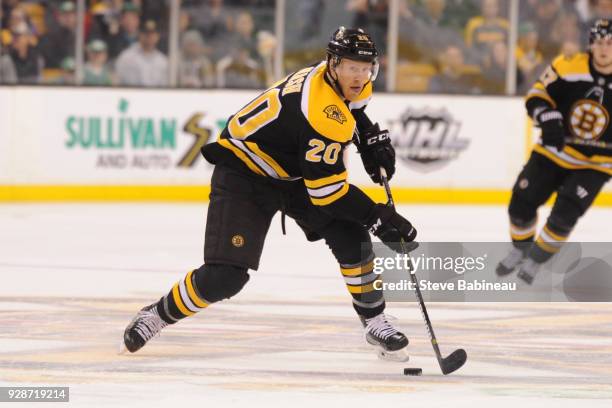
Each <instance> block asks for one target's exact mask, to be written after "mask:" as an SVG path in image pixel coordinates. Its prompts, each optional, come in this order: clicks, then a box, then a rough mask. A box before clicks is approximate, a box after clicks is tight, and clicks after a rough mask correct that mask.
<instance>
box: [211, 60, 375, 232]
mask: <svg viewBox="0 0 612 408" xmlns="http://www.w3.org/2000/svg"><path fill="white" fill-rule="evenodd" d="M371 96H372V84H371V83H368V84H367V85H366V86H365V87H364V89H363V90H362V92H361V94H360V97H359V98H358V99H357V100H356V101H352V102H350V103H349V102H347V101H345V100H343V99H342V98H341V97H340V96H339V95H338V93H337V92H336V91H335V90H334V88H333V86H332V85H331V84H330V82H329V80H328V79H327V78H326V62H321V63H319V64H316V65H312V66H309V67H306V68H304V69H301V70H299V71H297V72H295V73H293V74H290V75H288V76H287V77H286V78H284V79H282V80H281V81H279V82H277V83H276V84H274V85H272V87H270V88H269V89H267V90H266V91H264V92H263V93H261V94H260V95H259V96H257V97H256V98H255V99H253V100H252V101H251V102H249V103H248V104H247V105H245V106H244V107H243V108H242V109H240V110H239V111H238V112H236V113H235V114H234V115H232V116H231V117H230V118H229V120H228V123H227V126H226V127H225V128H224V129H223V131H222V132H221V135H220V136H219V139H218V140H217V141H216V142H214V143H211V144H208V145H206V146H205V147H204V148H203V149H202V153H203V155H204V157H205V158H206V159H207V160H208V161H209V162H211V163H214V164H220V163H225V164H228V165H230V166H234V167H236V166H238V167H241V168H243V169H244V170H247V171H250V172H253V173H255V174H257V175H259V176H262V177H268V178H270V179H273V180H275V181H276V182H280V183H281V184H282V183H285V182H287V183H289V182H303V183H304V184H305V187H306V189H307V191H308V195H309V197H310V200H311V202H312V203H313V204H314V205H317V206H321V207H325V209H326V210H329V211H331V212H333V213H338V214H342V215H343V216H348V218H350V219H354V220H358V221H360V222H362V223H365V219H366V218H367V216H368V214H369V212H370V211H371V209H372V206H373V205H374V203H373V202H372V200H371V199H370V198H368V197H367V196H366V195H365V194H364V193H363V192H361V191H360V190H359V189H357V188H356V187H354V186H352V185H350V184H349V183H348V181H347V177H348V176H347V171H346V168H345V165H344V160H343V152H344V149H345V148H346V147H347V146H348V145H349V144H350V143H351V142H352V139H353V134H354V132H355V128H356V125H357V124H356V121H355V118H354V117H353V114H352V112H351V110H362V109H363V108H365V106H366V105H367V104H368V102H369V100H370V98H371Z"/></svg>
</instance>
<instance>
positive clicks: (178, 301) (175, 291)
mask: <svg viewBox="0 0 612 408" xmlns="http://www.w3.org/2000/svg"><path fill="white" fill-rule="evenodd" d="M172 298H173V299H174V303H176V307H178V309H179V310H180V311H181V313H182V314H184V315H185V316H191V315H193V314H194V312H192V311H191V310H189V309H187V306H185V303H183V299H181V294H180V292H179V284H178V283H176V284H175V285H174V287H173V288H172Z"/></svg>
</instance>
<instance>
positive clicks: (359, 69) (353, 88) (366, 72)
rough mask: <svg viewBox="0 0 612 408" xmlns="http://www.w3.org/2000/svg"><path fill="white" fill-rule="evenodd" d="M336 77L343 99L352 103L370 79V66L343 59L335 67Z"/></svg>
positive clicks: (369, 64)
mask: <svg viewBox="0 0 612 408" xmlns="http://www.w3.org/2000/svg"><path fill="white" fill-rule="evenodd" d="M336 75H337V76H338V83H339V84H340V88H342V93H343V94H344V97H345V98H346V99H348V100H349V101H353V100H355V99H357V97H358V96H359V94H360V93H361V91H362V90H363V87H364V86H365V84H367V83H368V81H369V80H370V78H371V77H372V64H371V63H369V62H362V61H353V60H349V59H343V60H342V61H340V64H338V66H337V67H336Z"/></svg>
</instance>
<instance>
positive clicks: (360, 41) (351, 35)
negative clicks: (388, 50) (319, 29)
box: [327, 27, 378, 63]
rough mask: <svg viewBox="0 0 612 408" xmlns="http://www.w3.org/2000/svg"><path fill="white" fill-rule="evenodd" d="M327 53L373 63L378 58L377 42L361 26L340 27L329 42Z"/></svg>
mask: <svg viewBox="0 0 612 408" xmlns="http://www.w3.org/2000/svg"><path fill="white" fill-rule="evenodd" d="M327 53H328V54H331V55H334V56H336V57H339V58H347V59H351V60H356V61H364V62H372V63H374V62H376V60H377V58H378V50H377V49H376V44H374V41H372V38H371V37H370V35H369V34H367V33H366V32H365V31H363V29H361V28H345V27H339V28H338V29H337V30H336V31H335V32H334V34H333V35H332V37H331V39H330V40H329V43H327Z"/></svg>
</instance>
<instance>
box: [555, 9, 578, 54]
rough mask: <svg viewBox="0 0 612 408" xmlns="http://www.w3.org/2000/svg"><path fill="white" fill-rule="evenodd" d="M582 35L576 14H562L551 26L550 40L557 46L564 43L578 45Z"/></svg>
mask: <svg viewBox="0 0 612 408" xmlns="http://www.w3.org/2000/svg"><path fill="white" fill-rule="evenodd" d="M581 37H582V33H581V31H580V22H579V21H578V15H577V14H576V13H569V12H563V13H561V14H559V16H558V17H557V20H556V21H555V23H554V24H553V27H552V31H551V33H550V39H551V41H553V42H554V43H556V44H558V45H559V46H560V45H561V44H563V43H564V42H566V41H571V42H575V43H580V41H581Z"/></svg>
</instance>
